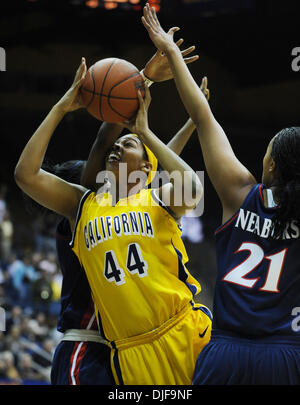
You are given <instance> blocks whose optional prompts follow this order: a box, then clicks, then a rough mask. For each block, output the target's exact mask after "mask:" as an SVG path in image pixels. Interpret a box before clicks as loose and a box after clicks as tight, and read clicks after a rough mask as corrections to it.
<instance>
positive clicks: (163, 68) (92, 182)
mask: <svg viewBox="0 0 300 405" xmlns="http://www.w3.org/2000/svg"><path fill="white" fill-rule="evenodd" d="M182 43H183V39H182V38H181V39H179V40H178V41H177V42H176V44H177V46H180V45H182ZM194 50H195V46H190V47H188V48H186V49H184V50H182V51H181V54H182V57H183V60H184V62H185V63H186V64H189V63H193V62H195V61H196V60H197V59H198V58H199V56H198V55H191V53H192V52H193V51H194ZM141 73H142V76H143V77H144V79H145V85H148V86H150V85H151V84H152V83H155V82H164V81H166V80H170V79H172V78H173V73H172V71H171V69H170V66H169V61H168V58H167V56H166V55H165V54H164V53H163V52H161V51H159V50H158V51H157V52H155V54H154V55H153V56H152V57H151V58H150V59H149V60H148V61H147V62H146V64H145V66H144V68H143V69H142V71H141ZM123 129H124V126H123V124H122V123H107V122H103V123H102V124H101V126H100V128H99V131H98V133H97V136H96V139H95V141H94V143H93V145H92V148H91V151H90V153H89V156H88V160H87V163H86V165H85V168H84V170H83V173H82V176H81V185H82V186H84V187H86V188H89V189H91V190H94V191H96V190H97V189H99V187H100V186H101V184H99V183H97V182H96V178H97V174H98V173H99V172H101V171H102V170H104V167H105V157H106V156H107V153H108V152H109V150H110V149H111V148H112V146H113V144H114V143H115V141H116V140H117V138H118V137H119V136H120V134H121V132H122V130H123ZM194 129H195V126H194V124H193V123H192V122H190V120H189V122H187V124H186V125H185V126H184V128H182V130H181V131H179V132H178V134H177V136H176V138H174V141H173V142H172V145H173V144H174V149H176V150H174V151H175V152H176V153H177V154H179V153H180V152H181V150H182V149H183V147H184V145H185V144H186V142H187V141H188V139H189V137H190V135H191V134H192V132H193V131H194Z"/></svg>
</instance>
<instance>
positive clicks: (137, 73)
mask: <svg viewBox="0 0 300 405" xmlns="http://www.w3.org/2000/svg"><path fill="white" fill-rule="evenodd" d="M139 74H140V72H139V71H137V72H134V73H132V74H131V75H130V76H128V77H126V78H125V79H123V80H120V81H119V82H118V83H116V84H114V85H113V86H112V88H111V89H110V90H109V93H108V96H107V98H108V99H107V102H108V104H109V106H110V108H111V109H112V110H113V111H114V112H115V113H116V114H118V115H119V116H120V117H122V118H126V119H127V120H128V119H130V118H131V117H126V116H125V115H123V114H121V113H119V111H117V110H115V109H114V107H113V106H112V104H111V102H110V98H115V97H114V96H111V92H112V91H113V89H114V88H115V87H117V86H118V85H119V84H121V83H123V82H126V80H128V79H131V78H132V77H134V76H137V75H139ZM135 100H137V98H136V99H135Z"/></svg>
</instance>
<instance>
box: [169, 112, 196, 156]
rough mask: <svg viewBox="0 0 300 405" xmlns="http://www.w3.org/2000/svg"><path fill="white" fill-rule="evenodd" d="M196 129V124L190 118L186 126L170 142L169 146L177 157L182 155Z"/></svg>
mask: <svg viewBox="0 0 300 405" xmlns="http://www.w3.org/2000/svg"><path fill="white" fill-rule="evenodd" d="M195 129H196V126H195V124H194V122H193V121H192V120H191V118H189V119H188V120H187V122H186V123H185V124H184V126H183V127H182V128H181V129H180V130H179V131H178V132H177V133H176V134H175V135H174V137H173V138H172V139H171V140H170V142H169V143H168V145H167V146H168V147H169V148H170V149H171V150H172V151H173V152H175V153H176V154H177V155H180V154H181V152H182V150H183V148H184V147H185V145H186V143H187V142H188V140H189V139H190V137H191V135H192V133H193V132H194V130H195Z"/></svg>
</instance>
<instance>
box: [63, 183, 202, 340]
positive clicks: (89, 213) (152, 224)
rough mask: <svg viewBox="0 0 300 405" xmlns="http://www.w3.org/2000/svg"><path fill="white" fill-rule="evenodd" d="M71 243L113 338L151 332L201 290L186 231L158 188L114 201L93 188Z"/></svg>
mask: <svg viewBox="0 0 300 405" xmlns="http://www.w3.org/2000/svg"><path fill="white" fill-rule="evenodd" d="M71 246H72V247H73V250H74V252H75V254H76V255H77V257H78V259H79V261H80V262H81V264H82V266H83V268H84V270H85V272H86V275H87V278H88V281H89V284H90V286H91V290H92V295H93V299H94V302H95V306H96V309H97V310H98V311H99V314H100V318H101V319H100V321H101V324H102V329H103V332H104V335H105V337H106V338H107V339H108V340H109V341H114V340H119V339H125V338H128V337H132V336H137V335H140V334H143V333H146V332H149V331H152V330H153V329H155V328H157V327H158V326H159V325H161V324H163V323H164V322H166V321H167V320H169V319H170V318H172V317H173V316H174V315H175V314H177V313H178V312H179V311H181V309H182V308H183V307H184V306H185V305H187V303H188V302H190V301H191V300H192V299H193V296H194V295H195V294H197V293H198V292H200V285H199V283H198V281H197V280H195V279H194V278H193V277H192V276H191V275H190V274H189V272H188V270H187V268H186V267H185V263H186V262H187V260H188V258H187V254H186V251H185V247H184V244H183V242H182V239H181V230H180V228H179V226H178V224H177V223H176V221H175V219H174V218H173V217H172V216H171V215H170V214H169V213H168V211H167V210H166V208H165V207H163V206H162V203H161V202H160V200H159V199H158V198H157V196H156V194H155V190H151V189H143V190H142V191H141V192H140V193H138V194H135V195H132V196H129V197H128V198H124V199H120V200H119V201H118V203H117V204H116V205H114V206H112V204H111V198H110V195H109V194H103V195H102V196H99V195H96V194H95V193H93V192H91V191H88V192H87V193H86V194H85V195H84V196H83V198H82V200H81V203H80V207H79V210H78V215H77V220H76V225H75V230H74V235H73V240H72V242H71Z"/></svg>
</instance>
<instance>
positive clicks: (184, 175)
mask: <svg viewBox="0 0 300 405" xmlns="http://www.w3.org/2000/svg"><path fill="white" fill-rule="evenodd" d="M139 136H140V138H141V140H142V142H144V143H145V144H146V145H147V146H148V147H149V148H150V149H151V150H152V152H153V153H154V154H155V156H156V158H157V160H158V161H159V163H160V165H161V166H162V167H163V169H164V170H166V171H167V172H168V173H172V172H176V173H177V174H179V175H180V176H181V179H182V187H183V188H184V185H185V182H191V184H192V189H193V190H194V192H195V193H202V185H201V182H200V180H199V178H198V176H197V174H196V173H195V172H194V170H193V169H192V168H191V167H190V166H189V165H188V164H187V163H186V162H185V161H184V160H183V159H181V157H179V156H178V155H177V154H176V153H175V152H174V151H172V150H171V149H170V148H168V147H167V146H166V145H165V144H164V143H163V142H162V141H161V140H160V139H159V138H158V137H157V136H156V135H155V134H154V133H153V132H152V131H151V130H150V129H149V130H147V131H145V132H143V133H142V134H139Z"/></svg>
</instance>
